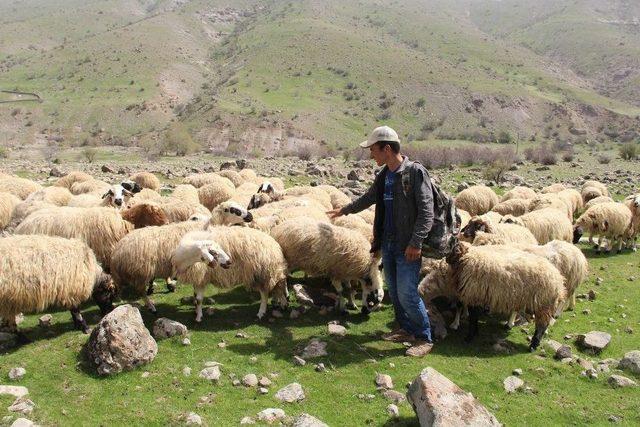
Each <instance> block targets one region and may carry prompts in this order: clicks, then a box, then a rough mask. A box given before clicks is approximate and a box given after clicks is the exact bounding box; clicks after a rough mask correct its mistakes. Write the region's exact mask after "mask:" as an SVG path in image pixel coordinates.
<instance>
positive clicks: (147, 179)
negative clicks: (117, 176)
mask: <svg viewBox="0 0 640 427" xmlns="http://www.w3.org/2000/svg"><path fill="white" fill-rule="evenodd" d="M129 179H130V180H131V181H133V182H135V183H136V184H138V185H139V186H140V187H142V188H148V189H150V190H153V191H158V190H160V180H159V179H158V177H157V176H155V175H154V174H152V173H150V172H138V173H135V174H133V175H131V176H130V177H129Z"/></svg>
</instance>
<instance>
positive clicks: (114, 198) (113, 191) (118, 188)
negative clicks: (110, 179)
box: [102, 185, 133, 208]
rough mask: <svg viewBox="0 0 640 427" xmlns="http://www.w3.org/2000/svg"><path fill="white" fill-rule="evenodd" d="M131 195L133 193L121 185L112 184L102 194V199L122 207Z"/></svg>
mask: <svg viewBox="0 0 640 427" xmlns="http://www.w3.org/2000/svg"><path fill="white" fill-rule="evenodd" d="M131 197H133V193H132V192H131V191H129V190H127V189H125V188H124V187H123V186H122V185H113V186H111V188H110V189H109V190H108V191H107V192H106V193H104V194H103V195H102V199H103V200H105V199H106V201H107V202H108V203H109V204H110V205H111V206H115V207H117V208H122V207H123V205H124V204H125V203H126V202H128V201H129V199H130V198H131Z"/></svg>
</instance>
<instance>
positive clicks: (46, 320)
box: [38, 314, 53, 328]
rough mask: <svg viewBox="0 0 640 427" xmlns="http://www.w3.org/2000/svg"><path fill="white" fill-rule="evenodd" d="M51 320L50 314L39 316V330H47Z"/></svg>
mask: <svg viewBox="0 0 640 427" xmlns="http://www.w3.org/2000/svg"><path fill="white" fill-rule="evenodd" d="M52 320H53V316H52V315H50V314H45V315H44V316H40V318H39V319H38V324H39V325H40V327H41V328H48V327H49V326H51V321H52Z"/></svg>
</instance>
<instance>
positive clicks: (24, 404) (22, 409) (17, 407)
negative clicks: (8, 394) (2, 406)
mask: <svg viewBox="0 0 640 427" xmlns="http://www.w3.org/2000/svg"><path fill="white" fill-rule="evenodd" d="M35 407H36V404H35V403H33V402H32V401H31V400H29V399H27V398H26V397H19V398H18V399H16V401H15V402H13V404H12V405H11V406H9V407H8V408H7V410H8V411H9V412H19V413H21V414H24V415H29V414H30V413H32V412H33V408H35Z"/></svg>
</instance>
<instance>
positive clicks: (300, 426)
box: [291, 414, 329, 427]
mask: <svg viewBox="0 0 640 427" xmlns="http://www.w3.org/2000/svg"><path fill="white" fill-rule="evenodd" d="M291 427H329V426H328V425H327V424H325V423H323V422H322V421H320V420H319V419H317V418H316V417H314V416H312V415H309V414H300V415H298V416H297V417H296V418H295V419H294V420H293V424H291Z"/></svg>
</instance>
